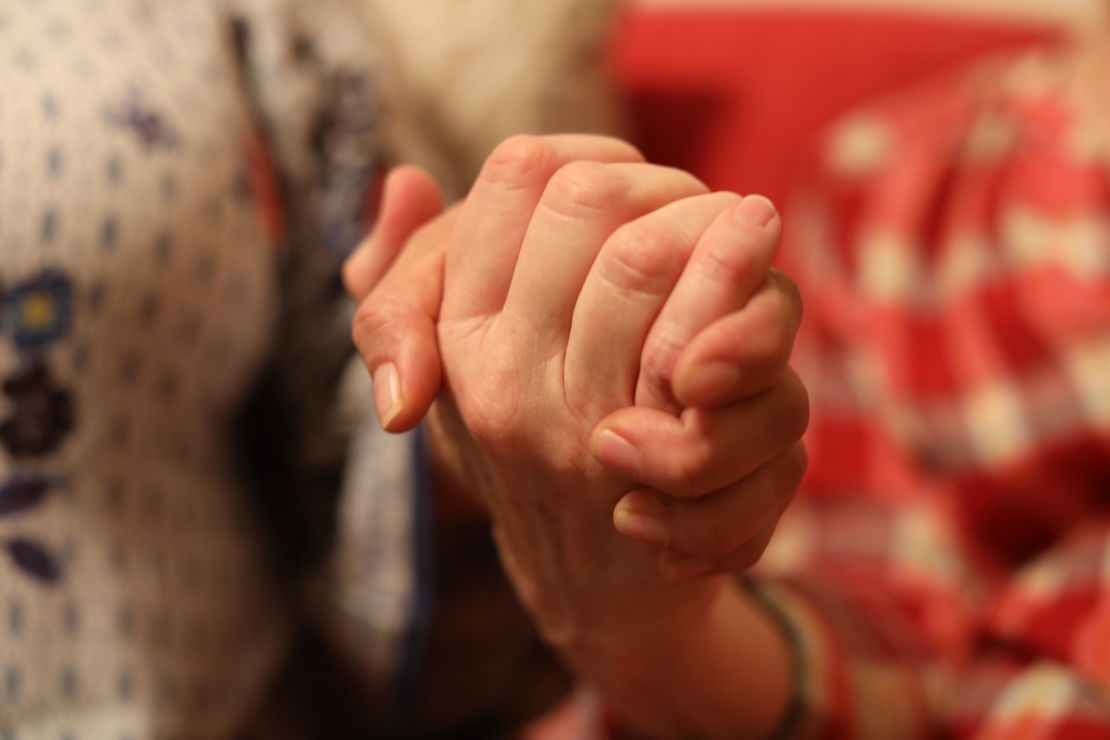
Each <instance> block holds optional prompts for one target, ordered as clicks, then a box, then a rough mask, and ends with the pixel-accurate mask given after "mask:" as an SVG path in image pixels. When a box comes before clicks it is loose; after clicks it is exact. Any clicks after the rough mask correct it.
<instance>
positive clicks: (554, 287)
mask: <svg viewBox="0 0 1110 740" xmlns="http://www.w3.org/2000/svg"><path fill="white" fill-rule="evenodd" d="M386 190H387V192H386V198H385V201H384V204H383V210H382V214H381V217H380V219H379V225H378V227H377V228H376V230H375V233H374V235H373V236H372V237H371V238H370V239H369V240H368V242H367V243H366V244H364V245H363V247H361V248H360V250H359V251H358V252H357V253H356V254H355V256H354V257H353V258H352V259H351V260H350V262H349V264H348V265H347V267H346V271H345V278H346V281H347V285H348V288H349V289H350V291H351V292H352V294H353V295H354V297H355V298H356V299H357V300H359V302H360V308H359V311H358V314H357V316H356V319H355V325H354V337H355V341H356V343H357V345H358V347H359V350H360V352H361V353H362V355H363V357H364V359H365V361H366V363H367V366H368V367H369V369H370V371H371V372H372V373H373V375H374V379H375V387H376V390H375V393H376V399H377V403H378V409H379V415H380V416H381V418H382V423H383V426H385V428H387V429H388V430H391V431H400V430H403V429H407V428H410V427H411V426H413V425H414V424H416V423H417V422H418V421H419V420H420V419H422V418H424V417H425V416H427V418H428V434H429V439H430V440H431V443H432V446H433V451H434V455H435V459H436V460H437V461H438V463H439V464H440V465H441V466H443V467H445V468H446V469H447V471H448V474H449V476H450V477H451V478H452V479H453V480H456V481H459V482H460V483H461V484H462V485H463V486H464V487H465V488H467V489H468V490H470V491H472V492H473V493H475V494H476V495H477V496H479V497H480V498H481V500H482V501H483V502H484V503H485V504H486V506H487V507H488V509H489V511H490V514H491V517H492V520H493V523H494V528H495V533H496V535H497V540H498V545H499V549H500V551H501V554H502V559H503V562H504V563H505V566H506V569H507V571H508V572H509V575H510V577H511V579H512V581H513V583H514V585H515V587H516V589H517V591H518V594H519V595H520V596H521V598H522V600H523V602H524V603H525V604H526V606H528V608H529V609H530V611H531V613H532V614H533V616H534V618H535V619H536V621H537V624H538V625H539V626H540V628H541V630H543V632H544V633H545V635H546V637H547V639H548V640H550V641H551V642H552V643H553V644H555V645H556V646H557V647H559V648H560V649H561V650H562V651H563V654H564V656H565V657H566V658H567V659H568V660H569V661H570V662H571V663H572V665H574V666H575V667H576V668H578V669H579V670H580V672H582V673H584V674H586V676H587V677H588V678H594V679H596V680H599V681H600V682H601V683H603V684H604V683H605V682H606V678H605V677H606V676H609V674H610V673H611V671H610V669H609V668H606V667H604V666H603V664H605V663H611V662H612V660H613V659H614V658H615V657H617V656H622V655H630V654H634V653H636V652H637V651H640V650H642V648H643V647H644V644H645V643H647V642H651V641H658V640H661V639H666V636H667V635H669V634H673V633H674V632H675V631H676V630H691V629H693V630H696V629H698V625H699V623H700V622H704V620H706V619H708V618H710V617H709V615H712V614H713V613H714V610H715V609H717V608H718V607H717V605H718V603H719V602H720V599H721V598H722V593H725V592H728V590H729V588H730V587H729V585H728V583H727V582H726V580H725V579H724V578H723V577H721V576H720V575H718V574H722V573H726V572H732V571H736V570H741V569H744V568H746V567H748V566H750V565H751V564H752V563H754V562H755V561H756V560H757V559H758V557H759V555H760V554H761V553H762V552H763V550H764V549H765V547H766V546H767V543H768V541H769V539H770V537H771V534H772V532H773V530H774V527H775V525H776V523H777V521H778V518H779V516H780V515H781V514H782V512H783V510H784V509H785V507H786V506H787V504H788V503H789V501H790V498H791V496H792V494H793V492H794V490H795V488H796V487H797V484H798V482H799V480H800V477H801V475H802V472H803V471H804V468H805V453H804V448H803V447H802V445H801V443H800V442H799V439H800V437H801V434H802V432H803V430H804V428H805V424H806V420H807V400H806V394H805V391H804V388H803V387H802V385H801V383H800V382H799V380H798V378H797V376H796V375H795V374H794V373H793V371H792V370H791V369H790V368H789V366H788V364H787V363H788V359H789V355H790V348H791V345H792V342H793V337H794V333H795V332H796V330H797V327H798V323H799V321H800V319H801V304H800V301H799V299H798V296H797V291H796V289H795V287H794V285H793V283H792V282H791V281H790V280H789V279H788V278H787V277H786V276H784V275H782V274H781V273H779V272H777V271H775V270H773V269H771V268H770V263H771V259H772V257H773V254H774V250H775V247H776V244H777V240H778V236H779V229H780V226H779V219H778V216H777V215H776V213H775V211H774V209H773V208H772V206H771V205H770V203H769V202H768V201H766V200H765V199H763V198H761V197H758V196H749V197H747V198H740V197H739V196H737V195H735V194H731V193H711V192H709V191H708V189H707V188H706V187H705V186H704V185H703V184H702V183H700V182H699V181H698V180H697V179H695V178H694V177H692V176H690V175H688V174H686V173H683V172H680V171H678V170H673V169H669V168H664V167H659V166H655V165H651V164H646V163H644V162H643V159H642V157H641V156H640V154H639V153H638V152H637V151H636V150H635V149H634V148H632V147H631V146H629V145H627V144H625V143H623V142H620V141H617V140H614V139H608V138H601V137H590V136H553V137H543V138H537V137H517V138H514V139H510V140H508V141H507V142H505V143H504V144H502V145H501V146H500V147H498V148H497V149H496V150H495V151H494V152H493V154H492V155H491V156H490V158H489V159H488V160H487V162H486V164H485V166H484V168H483V170H482V173H481V175H480V176H479V178H478V180H477V181H476V183H475V184H474V186H473V188H472V190H471V192H470V194H469V196H468V197H467V199H466V201H465V202H464V203H463V204H461V205H460V206H456V207H455V208H453V209H452V210H450V211H448V212H446V213H443V214H440V213H439V211H440V201H439V197H438V194H437V193H436V191H435V187H434V184H433V183H431V182H430V180H429V179H428V178H427V176H426V175H424V174H423V173H421V172H420V171H418V170H415V169H413V168H402V169H400V170H398V171H396V172H394V173H393V174H392V175H391V178H390V180H389V182H388V183H387V188H386Z"/></svg>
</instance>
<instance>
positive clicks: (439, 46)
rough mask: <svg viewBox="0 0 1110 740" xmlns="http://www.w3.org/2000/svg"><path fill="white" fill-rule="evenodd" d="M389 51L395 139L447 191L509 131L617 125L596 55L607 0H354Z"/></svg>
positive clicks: (459, 186)
mask: <svg viewBox="0 0 1110 740" xmlns="http://www.w3.org/2000/svg"><path fill="white" fill-rule="evenodd" d="M359 1H360V2H362V3H364V8H365V10H366V12H367V13H368V14H369V17H370V20H371V26H373V27H374V28H376V29H377V30H378V32H379V33H380V34H381V40H382V42H383V43H384V45H385V46H386V47H387V48H388V49H389V50H391V52H392V59H393V64H394V66H395V72H396V73H397V76H398V79H399V86H400V89H401V90H402V91H403V93H404V96H403V101H404V104H405V105H406V106H407V107H408V111H407V117H408V122H407V124H405V123H402V126H403V127H405V128H403V129H402V131H401V134H402V138H403V139H404V140H405V144H406V145H407V147H408V151H409V152H410V153H413V154H414V156H415V158H416V159H418V160H423V161H425V162H429V163H430V164H431V166H432V167H433V169H435V170H436V171H437V174H439V175H440V176H441V178H442V179H443V180H444V181H445V183H446V184H447V185H448V188H449V190H452V191H453V192H454V193H461V192H464V191H465V187H466V185H467V184H468V183H469V182H470V181H471V180H472V179H473V177H474V175H475V174H477V171H478V169H479V167H480V166H481V163H482V161H483V159H484V158H485V156H486V154H487V153H488V152H489V151H490V149H492V148H493V147H494V146H495V145H496V144H497V143H498V142H499V141H501V140H502V139H504V138H506V137H508V136H511V135H513V134H517V133H548V132H556V131H603V132H614V131H616V130H618V129H619V124H618V116H617V113H616V108H615V105H614V103H613V97H612V95H611V94H610V90H609V89H608V85H607V84H606V80H605V77H604V74H603V73H602V71H601V66H602V65H601V55H602V53H603V50H604V44H605V41H606V38H607V33H608V30H609V24H610V20H611V17H612V13H613V10H614V7H615V5H616V2H615V0H552V1H546V0H545V1H544V2H521V0H461V1H460V0H420V2H412V0H359Z"/></svg>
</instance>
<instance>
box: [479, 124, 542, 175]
mask: <svg viewBox="0 0 1110 740" xmlns="http://www.w3.org/2000/svg"><path fill="white" fill-rule="evenodd" d="M551 154H552V147H551V144H550V143H549V142H547V141H546V140H544V139H543V138H542V137H539V136H531V135H528V134H518V135H516V136H511V137H509V138H508V139H505V140H504V141H502V142H501V143H500V144H498V145H497V146H496V147H494V149H493V152H491V153H490V155H489V158H487V159H486V163H485V166H484V167H483V168H482V177H483V178H484V179H486V180H489V181H491V182H496V183H500V184H504V185H510V186H512V185H519V184H523V183H526V182H531V181H532V179H534V178H535V177H536V174H537V173H539V172H541V171H542V170H543V168H544V165H546V164H547V162H548V161H550V159H551Z"/></svg>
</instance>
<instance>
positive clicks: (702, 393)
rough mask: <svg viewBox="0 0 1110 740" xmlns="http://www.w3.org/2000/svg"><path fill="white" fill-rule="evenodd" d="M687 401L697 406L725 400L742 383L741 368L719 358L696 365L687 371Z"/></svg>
mask: <svg viewBox="0 0 1110 740" xmlns="http://www.w3.org/2000/svg"><path fill="white" fill-rule="evenodd" d="M685 380H686V383H685V386H686V389H685V390H686V393H685V396H686V401H687V402H689V403H690V404H691V405H692V406H697V405H701V404H706V403H712V402H714V401H720V400H724V398H725V397H726V396H727V395H728V393H729V392H730V391H732V389H733V388H735V387H736V386H737V385H738V384H739V383H740V370H739V368H737V367H736V366H735V365H733V364H730V363H727V362H721V361H719V360H715V361H711V362H706V363H704V364H701V365H694V366H693V367H691V368H690V370H689V371H688V372H687V373H686V378H685Z"/></svg>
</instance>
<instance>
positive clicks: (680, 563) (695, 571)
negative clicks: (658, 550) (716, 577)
mask: <svg viewBox="0 0 1110 740" xmlns="http://www.w3.org/2000/svg"><path fill="white" fill-rule="evenodd" d="M659 569H660V571H662V573H663V577H664V578H666V579H668V580H671V581H685V580H686V579H688V578H696V577H697V576H701V575H705V574H706V573H708V572H709V571H710V570H712V569H713V563H712V562H711V561H709V560H703V559H701V558H688V557H683V556H681V555H672V554H670V553H665V554H664V555H663V556H662V557H661V558H660V559H659Z"/></svg>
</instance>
